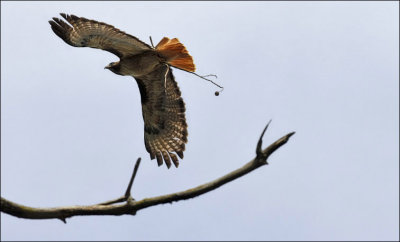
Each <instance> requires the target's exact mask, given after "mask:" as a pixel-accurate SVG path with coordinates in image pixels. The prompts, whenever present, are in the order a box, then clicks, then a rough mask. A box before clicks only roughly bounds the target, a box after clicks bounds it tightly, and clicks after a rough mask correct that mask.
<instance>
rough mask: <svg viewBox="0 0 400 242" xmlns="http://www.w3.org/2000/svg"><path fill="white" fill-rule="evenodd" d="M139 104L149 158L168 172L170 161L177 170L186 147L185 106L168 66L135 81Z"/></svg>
mask: <svg viewBox="0 0 400 242" xmlns="http://www.w3.org/2000/svg"><path fill="white" fill-rule="evenodd" d="M135 79H136V81H137V83H138V86H139V90H140V95H141V100H142V111H143V120H144V142H145V145H146V149H147V151H148V152H149V153H150V158H151V159H154V158H157V163H158V165H159V166H160V165H162V163H163V160H164V161H165V164H166V165H167V167H168V168H169V167H170V166H171V160H172V162H173V163H174V165H175V166H176V167H178V165H179V162H178V158H177V157H176V155H175V154H174V153H176V154H177V155H178V156H179V157H180V158H181V159H182V158H183V151H184V150H185V143H187V135H188V132H187V124H186V119H185V103H184V102H183V99H182V97H181V92H180V90H179V87H178V84H177V83H176V82H175V79H174V76H173V74H172V70H171V68H170V67H169V66H168V65H160V66H159V67H158V68H157V69H155V70H154V71H153V72H151V73H149V74H148V75H145V76H141V77H140V78H137V77H135Z"/></svg>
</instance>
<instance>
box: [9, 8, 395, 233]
mask: <svg viewBox="0 0 400 242" xmlns="http://www.w3.org/2000/svg"><path fill="white" fill-rule="evenodd" d="M398 6H399V5H398V3H396V2H112V3H111V2H45V3H39V2H35V3H28V2H1V141H2V142H1V168H2V169H1V195H2V196H3V197H5V198H7V199H9V200H12V201H15V202H18V203H21V204H24V205H28V206H36V207H53V206H63V205H78V204H79V205H89V204H94V203H98V202H102V201H105V200H108V199H112V198H116V197H119V196H120V195H122V194H123V192H124V190H125V188H126V185H127V182H128V180H129V177H130V174H131V170H132V167H133V165H134V162H135V160H136V159H137V157H142V158H143V162H142V165H141V168H140V170H139V173H138V176H137V179H136V181H135V184H134V188H133V196H134V197H135V198H136V199H142V198H146V197H152V196H157V195H162V194H167V193H171V192H176V191H181V190H184V189H188V188H191V187H193V186H195V185H199V184H202V183H204V182H207V181H210V180H211V179H215V178H217V177H219V176H221V175H224V174H225V173H227V172H229V171H231V170H233V169H236V168H238V167H240V166H242V165H243V164H245V163H246V162H248V161H249V160H250V159H252V158H253V157H254V155H255V147H256V142H257V139H258V137H259V135H260V132H261V131H262V129H263V128H264V126H265V124H266V123H267V122H268V120H270V119H272V123H271V125H270V129H269V130H268V132H267V134H266V137H265V139H264V145H265V146H266V145H268V144H269V143H271V142H273V141H274V140H276V139H278V138H280V137H281V136H282V135H285V134H286V133H288V132H291V131H296V135H295V136H293V137H292V139H291V140H290V142H289V143H288V144H287V145H285V146H284V147H282V148H281V149H280V150H279V151H277V152H276V153H274V154H273V155H272V156H271V157H270V159H269V163H270V165H269V166H266V167H262V168H260V169H258V170H256V171H254V172H252V173H250V174H249V175H246V176H245V177H242V178H240V179H238V180H236V181H233V182H231V183H229V184H227V185H225V186H223V187H221V188H220V189H217V190H215V191H212V192H210V193H207V194H205V195H203V196H201V197H198V198H195V199H191V200H188V201H182V202H178V203H174V204H172V205H170V204H168V205H161V206H156V207H151V208H148V209H145V210H141V211H139V212H138V214H137V215H136V216H121V217H110V216H105V217H74V218H72V219H68V220H67V222H68V223H67V224H63V223H62V222H60V221H58V220H46V221H36V220H25V219H18V218H15V217H11V216H8V215H5V214H1V235H2V236H1V237H2V239H3V240H222V239H224V240H398V239H399V207H398V206H399V192H398V190H399V183H398V182H399V149H398V147H399V126H398V124H399V69H398V66H399V25H398V19H399V15H398V13H399V7H398ZM60 12H65V13H68V14H75V15H77V16H81V17H86V18H89V19H95V20H98V21H102V22H106V23H109V24H111V25H114V26H116V27H117V28H119V29H121V30H123V31H125V32H127V33H129V34H132V35H134V36H136V37H138V38H139V39H141V40H143V41H145V42H147V43H149V38H148V37H149V36H152V38H153V40H154V42H156V43H157V42H158V41H159V40H160V39H161V38H162V37H164V36H168V37H170V38H173V37H178V38H179V39H180V40H181V42H182V43H183V44H184V45H185V46H186V47H187V49H188V50H189V53H190V54H191V55H192V56H193V58H194V61H195V64H196V66H197V72H198V73H199V74H209V73H214V74H217V75H218V79H217V81H218V82H219V83H220V84H221V85H223V86H224V87H225V90H224V92H223V93H221V95H220V96H219V97H215V96H214V92H215V91H216V90H218V88H216V87H215V86H213V85H211V84H210V83H208V82H206V81H203V80H201V79H199V78H198V77H196V76H194V75H191V74H189V73H185V72H182V71H180V70H174V74H175V77H176V80H177V82H178V84H179V86H180V88H181V91H182V95H183V98H184V100H185V103H186V108H187V112H186V115H187V121H188V125H189V137H188V139H189V142H188V144H187V147H186V151H185V158H184V160H183V161H182V162H181V165H180V167H179V168H178V169H175V168H171V169H169V170H168V169H166V167H165V166H162V167H157V165H156V161H150V159H149V156H148V153H147V152H146V150H145V147H144V143H143V120H142V114H141V107H140V97H139V90H138V88H137V85H136V83H135V82H134V79H133V78H131V77H121V76H117V75H115V74H113V73H112V72H110V71H108V70H104V69H103V68H104V66H106V65H107V64H108V63H110V62H113V61H116V60H117V57H116V56H114V55H112V54H110V53H108V52H105V51H100V50H95V49H90V48H74V47H71V46H69V45H67V44H65V43H64V42H63V41H62V40H61V39H60V38H58V37H57V36H56V35H55V34H54V33H53V32H52V31H51V29H50V25H49V24H48V20H50V19H51V18H52V17H55V16H58V13H60Z"/></svg>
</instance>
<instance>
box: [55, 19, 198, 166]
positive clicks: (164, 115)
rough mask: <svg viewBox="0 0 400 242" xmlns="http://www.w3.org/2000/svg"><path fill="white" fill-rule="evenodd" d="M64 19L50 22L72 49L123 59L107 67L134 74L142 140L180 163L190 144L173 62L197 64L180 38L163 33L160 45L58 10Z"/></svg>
mask: <svg viewBox="0 0 400 242" xmlns="http://www.w3.org/2000/svg"><path fill="white" fill-rule="evenodd" d="M60 15H61V16H62V17H63V18H64V19H65V20H66V22H65V21H63V20H62V19H59V18H53V19H52V20H50V21H49V23H50V25H51V28H52V30H53V31H54V33H55V34H56V35H57V36H58V37H60V38H61V39H62V40H63V41H64V42H65V43H67V44H69V45H71V46H74V47H91V48H96V49H101V50H105V51H108V52H111V53H113V54H115V55H116V56H118V57H119V61H118V62H112V63H110V64H109V65H107V66H106V67H105V68H106V69H108V70H110V71H112V72H114V73H115V74H118V75H123V76H132V77H133V78H134V79H135V80H136V82H137V84H138V87H139V91H140V96H141V103H142V115H143V120H144V143H145V147H146V150H147V151H148V152H149V154H150V158H151V159H152V160H153V159H155V158H156V159H157V163H158V165H159V166H161V165H162V164H163V161H164V162H165V164H166V165H167V167H168V168H170V167H171V161H172V163H174V165H175V166H176V167H178V165H179V161H178V158H177V156H176V154H177V155H178V156H179V157H180V158H181V159H183V151H184V150H185V144H186V143H187V136H188V132H187V123H186V118H185V103H184V102H183V99H182V97H181V92H180V90H179V87H178V84H177V83H176V82H175V79H174V76H173V74H172V70H171V66H173V67H177V68H179V69H182V70H185V71H188V72H194V71H195V65H194V63H193V59H192V57H191V56H190V55H189V53H188V51H187V50H186V48H185V46H184V45H183V44H181V43H180V42H179V40H178V39H176V38H174V39H169V38H167V37H164V38H163V39H162V40H161V41H160V42H159V43H158V44H157V45H156V47H152V46H149V45H148V44H146V43H144V42H142V41H140V40H139V39H138V38H136V37H134V36H132V35H129V34H126V33H125V32H123V31H121V30H119V29H117V28H115V27H114V26H111V25H109V24H106V23H102V22H98V21H95V20H89V19H86V18H82V17H77V16H75V15H67V14H64V13H61V14H60Z"/></svg>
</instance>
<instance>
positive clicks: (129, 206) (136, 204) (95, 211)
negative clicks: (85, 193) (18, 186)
mask: <svg viewBox="0 0 400 242" xmlns="http://www.w3.org/2000/svg"><path fill="white" fill-rule="evenodd" d="M270 122H271V121H270ZM270 122H269V123H268V124H267V126H266V127H265V129H264V131H263V132H262V134H261V137H260V139H259V140H258V143H257V148H256V157H255V158H254V159H253V160H251V161H249V162H248V163H247V164H245V165H244V166H242V167H241V168H239V169H236V170H234V171H232V172H230V173H228V174H226V175H224V176H222V177H220V178H218V179H216V180H213V181H210V182H208V183H205V184H203V185H200V186H197V187H194V188H191V189H188V190H186V191H181V192H177V193H172V194H167V195H163V196H157V197H152V198H145V199H142V200H140V201H135V200H134V199H133V198H132V197H131V192H130V190H131V187H132V183H133V180H134V178H135V175H136V172H137V170H138V168H139V164H140V158H139V159H138V160H137V162H136V165H135V169H134V171H133V174H132V177H131V180H130V182H129V185H128V188H127V190H126V192H125V195H124V196H122V197H120V198H117V199H114V200H111V201H107V202H103V203H99V204H95V205H90V206H68V207H55V208H33V207H27V206H24V205H21V204H17V203H14V202H11V201H9V200H7V199H5V198H3V197H2V198H1V212H3V213H6V214H9V215H12V216H15V217H18V218H27V219H60V220H62V221H63V222H64V223H65V222H66V218H70V217H73V216H79V215H80V216H85V215H124V214H130V215H135V214H136V211H138V210H140V209H144V208H147V207H151V206H155V205H159V204H165V203H172V202H176V201H180V200H185V199H190V198H194V197H197V196H200V195H202V194H204V193H207V192H209V191H212V190H214V189H217V188H218V187H220V186H222V185H224V184H226V183H228V182H230V181H232V180H234V179H236V178H239V177H241V176H243V175H246V174H248V173H250V172H251V171H253V170H255V169H257V168H259V167H260V166H263V165H267V164H268V163H267V159H268V157H269V156H270V155H271V154H272V153H273V152H275V151H276V150H277V149H278V148H280V147H281V146H283V145H284V144H286V142H287V141H288V140H289V138H290V137H291V136H292V135H293V134H294V133H295V132H292V133H289V134H287V135H285V136H283V137H282V138H280V139H278V140H277V141H275V142H274V143H272V144H271V145H270V146H268V147H267V148H265V149H264V150H262V148H261V145H262V138H263V136H264V133H265V131H266V130H267V128H268V125H269V124H270ZM121 202H124V203H122V204H116V203H121Z"/></svg>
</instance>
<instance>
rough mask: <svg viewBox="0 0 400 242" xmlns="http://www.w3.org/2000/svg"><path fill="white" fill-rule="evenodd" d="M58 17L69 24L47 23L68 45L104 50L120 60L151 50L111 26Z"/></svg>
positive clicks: (78, 18) (82, 19) (63, 15)
mask: <svg viewBox="0 0 400 242" xmlns="http://www.w3.org/2000/svg"><path fill="white" fill-rule="evenodd" d="M60 15H61V16H62V17H63V18H64V19H65V20H66V21H67V22H68V23H69V24H67V23H66V22H64V21H63V20H61V19H58V18H53V20H50V21H49V23H50V25H51V29H52V30H53V31H54V33H55V34H56V35H57V36H58V37H60V38H61V39H62V40H64V42H66V43H67V44H69V45H72V46H75V47H91V48H96V49H102V50H106V51H109V52H111V53H113V54H115V55H117V56H118V57H120V58H121V57H124V56H129V55H135V54H139V53H141V52H143V51H145V50H148V49H151V47H150V46H149V45H148V44H146V43H144V42H142V41H140V40H139V39H138V38H136V37H134V36H132V35H129V34H127V33H125V32H123V31H121V30H119V29H117V28H115V27H114V26H112V25H109V24H106V23H102V22H98V21H95V20H90V19H86V18H81V17H77V16H75V15H67V14H64V13H61V14H60Z"/></svg>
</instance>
